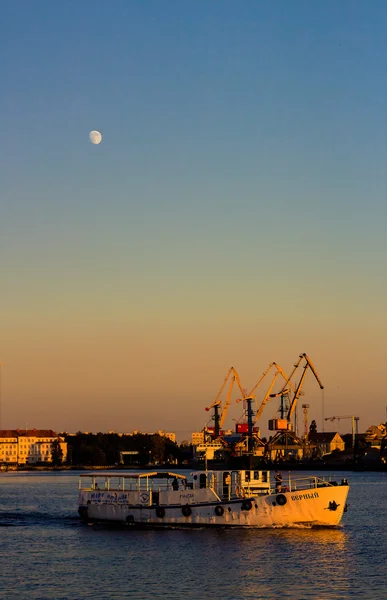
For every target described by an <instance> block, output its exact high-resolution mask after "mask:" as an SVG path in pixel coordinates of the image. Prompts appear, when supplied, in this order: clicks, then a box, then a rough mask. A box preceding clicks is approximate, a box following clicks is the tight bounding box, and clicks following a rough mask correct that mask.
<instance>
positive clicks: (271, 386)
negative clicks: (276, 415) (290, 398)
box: [254, 371, 281, 425]
mask: <svg viewBox="0 0 387 600" xmlns="http://www.w3.org/2000/svg"><path fill="white" fill-rule="evenodd" d="M280 374H281V373H280V371H277V373H275V375H274V377H273V381H272V382H271V384H270V387H269V389H268V390H267V392H266V395H265V397H264V399H263V400H262V402H261V406H260V407H259V409H258V410H257V413H256V415H255V419H254V425H255V423H256V422H257V421H258V419H259V417H260V416H261V414H262V411H263V409H264V407H265V404H266V402H267V401H268V399H269V398H270V392H271V390H272V389H273V387H274V384H275V382H276V381H277V377H279V375H280Z"/></svg>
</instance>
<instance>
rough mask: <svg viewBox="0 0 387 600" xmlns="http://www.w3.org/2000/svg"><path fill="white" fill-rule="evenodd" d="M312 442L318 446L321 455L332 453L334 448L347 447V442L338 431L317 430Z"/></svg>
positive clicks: (341, 448)
mask: <svg viewBox="0 0 387 600" xmlns="http://www.w3.org/2000/svg"><path fill="white" fill-rule="evenodd" d="M311 443H312V444H313V445H315V446H316V447H318V449H319V451H320V454H321V456H325V454H330V453H331V452H333V451H334V450H344V449H345V442H344V440H343V438H342V437H341V435H340V434H339V433H337V432H336V431H326V432H322V433H317V432H316V433H314V434H313V437H312V439H311Z"/></svg>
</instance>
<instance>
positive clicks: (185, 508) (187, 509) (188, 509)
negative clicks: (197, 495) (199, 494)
mask: <svg viewBox="0 0 387 600" xmlns="http://www.w3.org/2000/svg"><path fill="white" fill-rule="evenodd" d="M181 512H182V513H183V515H184V516H185V517H189V516H190V515H191V514H192V510H191V507H190V506H189V505H188V504H185V505H184V506H183V508H182V509H181Z"/></svg>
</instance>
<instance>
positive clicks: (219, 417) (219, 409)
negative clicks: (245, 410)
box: [206, 367, 245, 439]
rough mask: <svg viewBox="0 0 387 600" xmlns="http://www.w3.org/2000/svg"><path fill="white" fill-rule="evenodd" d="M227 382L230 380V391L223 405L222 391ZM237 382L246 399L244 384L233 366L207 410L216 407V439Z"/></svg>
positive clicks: (214, 418) (214, 417)
mask: <svg viewBox="0 0 387 600" xmlns="http://www.w3.org/2000/svg"><path fill="white" fill-rule="evenodd" d="M227 382H229V387H228V393H227V396H226V399H225V401H224V404H223V406H222V393H223V391H224V389H225V387H226V385H227ZM235 382H236V383H237V386H238V388H239V391H240V392H241V394H242V398H243V399H244V398H245V391H244V390H243V388H242V384H241V381H240V378H239V375H238V372H237V371H236V370H235V369H234V367H231V368H230V369H229V371H228V373H227V375H226V377H225V379H224V382H223V384H222V386H221V388H220V390H219V393H218V395H217V396H216V398H215V400H214V402H213V403H212V404H210V406H208V407H207V408H206V410H207V411H209V410H211V409H212V408H213V409H214V416H213V420H214V437H215V439H216V438H218V437H219V435H220V430H221V428H222V427H223V424H224V421H225V419H226V415H227V411H228V407H229V406H230V402H231V394H232V390H233V387H234V384H235Z"/></svg>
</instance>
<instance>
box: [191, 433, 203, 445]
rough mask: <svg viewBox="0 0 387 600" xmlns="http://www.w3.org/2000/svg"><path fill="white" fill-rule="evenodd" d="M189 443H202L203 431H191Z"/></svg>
mask: <svg viewBox="0 0 387 600" xmlns="http://www.w3.org/2000/svg"><path fill="white" fill-rule="evenodd" d="M191 443H192V445H193V446H197V445H198V444H203V443H204V431H203V430H202V431H193V432H192V433H191Z"/></svg>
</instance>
